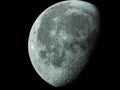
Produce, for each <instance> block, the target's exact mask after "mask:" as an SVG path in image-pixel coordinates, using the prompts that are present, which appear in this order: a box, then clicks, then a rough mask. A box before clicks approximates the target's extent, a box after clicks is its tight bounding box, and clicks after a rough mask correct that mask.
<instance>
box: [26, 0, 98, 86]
mask: <svg viewBox="0 0 120 90" xmlns="http://www.w3.org/2000/svg"><path fill="white" fill-rule="evenodd" d="M99 24H100V20H99V11H98V9H97V8H96V7H95V6H94V5H92V4H90V3H88V2H84V1H77V0H75V1H62V2H59V3H57V4H54V5H52V6H50V7H49V8H47V9H46V10H45V11H43V13H41V14H40V16H39V17H38V18H37V19H36V21H35V22H34V24H33V26H32V28H31V31H30V35H29V40H28V52H29V56H30V60H31V63H32V65H33V67H34V69H35V70H36V72H37V73H38V74H39V76H40V77H41V78H42V79H44V80H45V81H46V82H47V83H49V84H50V85H52V86H55V87H61V86H64V85H67V84H69V83H71V82H72V81H73V80H74V79H76V78H77V76H78V75H79V74H80V72H81V71H82V68H84V66H85V65H86V63H87V62H88V60H89V56H90V55H91V53H92V51H93V49H94V47H95V43H96V40H97V37H98V35H99Z"/></svg>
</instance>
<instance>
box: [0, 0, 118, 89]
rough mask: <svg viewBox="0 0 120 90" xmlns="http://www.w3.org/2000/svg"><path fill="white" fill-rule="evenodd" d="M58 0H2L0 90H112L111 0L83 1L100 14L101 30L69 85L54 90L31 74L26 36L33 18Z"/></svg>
mask: <svg viewBox="0 0 120 90" xmlns="http://www.w3.org/2000/svg"><path fill="white" fill-rule="evenodd" d="M59 1H61V0H42V1H41V0H24V1H17V0H16V1H9V2H7V1H5V3H4V4H3V9H4V13H2V14H5V19H6V20H3V21H4V24H5V26H4V29H3V32H4V31H5V32H4V33H1V36H2V35H3V37H4V39H5V40H4V39H2V40H3V43H4V44H5V45H4V46H5V49H4V50H3V51H4V54H5V56H4V59H2V61H3V63H1V66H2V69H3V71H2V74H3V76H2V79H3V82H2V83H3V86H4V85H5V86H4V87H3V88H10V89H15V90H18V89H22V90H23V89H32V90H36V89H38V90H42V89H43V90H44V89H46V90H49V89H52V90H55V89H57V90H58V89H59V90H61V89H62V90H63V89H64V90H66V89H67V90H69V89H72V90H73V89H75V90H79V89H81V90H88V89H91V90H98V89H108V88H114V90H115V88H116V86H117V81H116V80H117V79H118V78H116V73H115V71H117V70H116V68H117V65H114V63H115V62H116V61H115V60H118V59H117V57H116V56H117V54H118V53H117V49H118V48H116V47H117V44H116V42H119V40H118V36H119V35H118V34H119V33H117V31H118V29H117V28H116V27H117V26H118V25H117V19H118V18H117V19H116V17H117V14H118V10H117V7H116V6H118V5H117V4H116V3H115V2H113V1H112V0H111V1H110V0H85V1H88V2H91V3H93V4H94V5H96V6H97V7H98V9H99V11H100V14H101V28H100V31H101V32H100V36H99V39H98V43H97V45H96V48H95V50H94V53H93V55H92V56H91V58H90V61H89V63H88V64H87V65H86V67H85V69H84V70H83V72H82V73H81V76H80V77H79V78H78V79H76V80H75V81H74V82H73V83H72V84H70V85H67V86H65V87H62V88H54V87H52V86H50V85H49V84H47V83H46V82H45V81H43V80H42V79H41V78H40V77H39V75H38V74H37V73H36V72H35V70H34V68H33V66H32V64H31V62H30V59H29V55H28V36H29V32H30V29H31V27H32V25H33V23H34V21H35V19H36V18H37V17H38V16H39V15H40V13H41V12H43V11H44V10H45V9H46V8H48V7H49V6H51V5H53V4H55V3H57V2H59Z"/></svg>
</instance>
